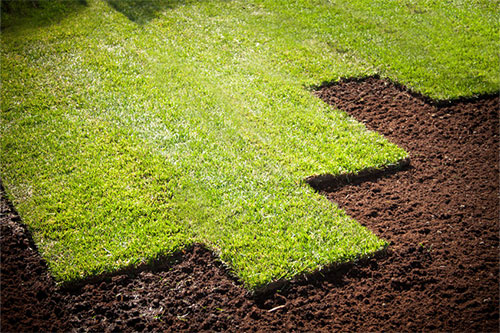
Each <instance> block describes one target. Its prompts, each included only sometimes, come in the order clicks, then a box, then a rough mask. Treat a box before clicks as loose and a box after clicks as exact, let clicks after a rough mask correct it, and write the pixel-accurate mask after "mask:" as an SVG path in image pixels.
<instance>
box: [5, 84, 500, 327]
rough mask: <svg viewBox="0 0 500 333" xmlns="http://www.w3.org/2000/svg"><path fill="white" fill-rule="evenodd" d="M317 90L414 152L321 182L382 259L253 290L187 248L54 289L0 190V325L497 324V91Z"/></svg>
mask: <svg viewBox="0 0 500 333" xmlns="http://www.w3.org/2000/svg"><path fill="white" fill-rule="evenodd" d="M316 93H317V95H318V96H319V97H321V98H322V99H324V100H325V101H327V102H328V103H331V104H334V105H336V106H337V107H338V108H341V109H343V110H345V111H346V112H348V113H350V114H351V115H353V116H354V117H355V118H357V119H358V120H360V121H362V122H363V123H365V124H366V126H367V127H368V128H370V129H372V130H375V131H378V132H380V133H382V134H383V135H384V136H386V137H387V138H388V139H389V140H391V141H392V142H394V143H396V144H398V145H400V146H401V147H404V148H405V149H406V150H407V151H409V152H410V155H411V163H410V165H409V166H406V167H404V168H403V170H401V171H399V172H393V171H391V172H387V173H385V174H384V175H378V176H377V177H364V178H363V179H358V180H355V181H354V182H353V183H351V184H348V185H344V186H342V187H339V186H338V184H337V183H335V182H321V183H320V185H318V186H317V188H318V190H320V191H322V192H323V193H324V194H325V195H327V196H328V197H329V198H330V199H331V200H332V201H334V202H336V203H337V204H339V205H340V206H341V207H343V208H344V209H345V210H346V211H347V212H348V213H349V214H350V215H351V216H353V217H354V218H355V219H357V220H358V221H359V222H360V223H362V224H363V225H365V226H367V227H368V228H369V229H371V230H372V231H373V232H374V233H376V234H377V235H379V236H380V237H383V238H384V239H386V240H388V241H390V244H391V245H390V247H389V250H388V251H387V252H386V253H385V254H384V255H383V256H381V257H377V258H372V259H365V260H361V261H358V262H355V263H349V264H345V265H341V266H339V267H337V268H335V269H330V270H325V271H322V272H319V273H317V274H314V275H312V276H309V278H308V279H300V280H297V281H292V282H290V283H288V284H286V285H285V286H284V287H282V288H281V289H280V290H276V291H274V292H271V293H268V294H266V295H259V296H252V295H249V294H248V293H247V292H246V291H245V289H243V288H242V287H241V285H239V284H238V283H237V281H234V280H233V279H232V278H231V277H230V276H229V275H228V274H227V272H226V271H225V270H224V267H223V266H222V265H221V264H220V263H219V262H218V261H217V260H216V258H214V256H213V255H212V254H211V252H209V251H208V250H206V249H204V248H203V247H202V246H194V247H192V248H190V249H187V250H186V251H184V253H181V254H180V255H179V256H178V258H177V260H176V261H175V262H173V263H172V262H171V261H170V263H165V264H163V265H162V264H159V265H158V266H157V267H155V268H154V269H150V270H143V271H140V272H139V271H137V272H129V273H120V274H117V275H115V276H112V277H108V278H103V279H101V281H94V282H89V283H87V284H85V285H82V286H79V287H74V288H73V289H71V290H69V289H62V288H59V287H57V286H56V285H55V283H54V281H53V280H52V278H51V276H50V275H49V274H48V272H47V266H46V263H45V262H44V260H43V259H41V258H40V256H39V254H38V252H37V250H36V247H35V245H34V244H33V241H32V240H31V237H30V234H29V232H28V231H27V229H26V227H25V226H24V225H23V224H22V222H21V221H20V218H19V216H18V215H17V213H16V212H15V210H14V209H13V207H12V205H10V203H9V202H8V201H7V200H6V199H5V196H4V195H2V199H1V212H2V213H1V215H0V227H1V234H0V238H1V276H0V278H1V331H2V332H9V331H16V332H17V331H40V330H43V331H142V330H147V331H155V330H161V331H165V330H172V331H178V330H189V331H207V330H209V331H225V330H230V331H271V330H280V331H281V330H296V331H333V330H337V331H340V330H342V331H417V330H418V331H422V330H425V331H429V330H432V331H488V332H491V331H499V276H498V273H499V252H498V251H499V247H498V246H499V238H498V236H499V198H498V194H499V192H498V185H499V179H498V178H499V170H498V166H499V155H498V144H499V133H498V132H499V130H498V124H499V122H498V108H499V105H500V104H499V102H500V101H499V98H498V96H482V97H480V98H477V99H473V100H462V101H455V102H451V103H449V104H447V105H444V106H443V105H440V106H438V105H435V104H432V103H428V102H427V100H426V99H425V98H423V97H421V96H418V95H415V94H412V93H410V92H408V91H407V90H406V89H405V88H404V87H401V86H397V85H394V84H392V83H390V82H388V81H384V80H380V79H377V78H368V79H365V80H361V81H357V80H346V81H342V82H340V83H339V84H336V85H333V86H329V87H324V88H322V89H321V90H319V91H318V92H316Z"/></svg>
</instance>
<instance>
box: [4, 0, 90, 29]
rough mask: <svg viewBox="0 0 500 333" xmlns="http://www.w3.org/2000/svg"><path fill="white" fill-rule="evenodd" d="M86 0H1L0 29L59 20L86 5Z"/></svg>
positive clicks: (43, 24) (35, 25)
mask: <svg viewBox="0 0 500 333" xmlns="http://www.w3.org/2000/svg"><path fill="white" fill-rule="evenodd" d="M87 5H88V4H87V0H60V1H54V0H14V1H8V0H7V1H1V7H0V29H1V30H5V29H6V28H10V27H13V26H17V25H29V26H32V27H35V28H36V27H43V26H47V25H50V24H53V23H57V22H59V21H61V20H62V19H63V18H64V17H67V16H69V15H72V14H73V13H74V12H78V11H80V10H82V9H83V8H85V7H86V6H87Z"/></svg>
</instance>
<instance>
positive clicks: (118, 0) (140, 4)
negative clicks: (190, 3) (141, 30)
mask: <svg viewBox="0 0 500 333" xmlns="http://www.w3.org/2000/svg"><path fill="white" fill-rule="evenodd" d="M106 1H107V3H108V4H109V5H110V6H111V7H112V8H114V9H115V10H117V11H119V12H120V13H122V14H123V15H125V16H126V17H127V18H128V19H129V20H130V21H132V22H135V23H137V24H140V25H143V24H146V23H148V22H149V21H151V20H152V19H154V18H156V17H157V16H158V13H160V12H162V11H164V10H167V9H172V8H175V7H177V6H179V5H181V4H184V3H185V2H186V1H183V0H126V1H124V0H106Z"/></svg>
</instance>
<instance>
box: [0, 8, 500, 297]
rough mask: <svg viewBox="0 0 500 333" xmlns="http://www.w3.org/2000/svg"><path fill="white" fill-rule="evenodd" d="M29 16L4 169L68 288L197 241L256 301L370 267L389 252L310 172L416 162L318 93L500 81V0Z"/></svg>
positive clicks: (442, 93) (443, 93) (14, 19)
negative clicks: (289, 282) (279, 286)
mask: <svg viewBox="0 0 500 333" xmlns="http://www.w3.org/2000/svg"><path fill="white" fill-rule="evenodd" d="M25 7H26V8H24V7H23V6H22V5H20V9H19V8H17V9H16V10H18V13H5V12H3V13H2V34H1V45H2V46H1V83H2V89H1V135H2V140H1V153H0V154H1V155H0V157H1V169H0V176H1V178H2V181H3V183H4V185H5V187H6V189H7V192H8V195H9V196H10V198H11V199H12V200H13V202H14V204H15V206H16V208H17V210H18V211H19V213H20V214H21V216H22V218H23V221H24V222H25V223H26V224H27V225H28V226H29V228H30V230H31V232H32V233H33V237H34V240H35V242H36V244H37V245H38V248H39V251H40V252H41V254H42V256H43V257H44V258H45V259H46V260H47V262H48V264H49V267H50V270H51V272H52V274H53V275H54V277H55V278H56V279H57V280H58V281H60V282H72V281H75V280H78V279H82V278H86V277H89V276H92V275H95V274H100V273H103V272H112V271H114V270H117V269H120V268H124V267H128V266H136V265H139V264H141V263H148V262H154V261H155V260H156V259H158V258H159V257H162V256H169V255H171V254H173V253H175V252H177V251H179V250H182V249H184V248H186V247H187V246H189V245H190V244H193V243H203V244H205V245H206V246H207V247H208V248H210V249H211V250H213V251H214V252H215V253H216V254H217V255H218V256H219V257H220V259H221V260H222V261H223V262H224V263H226V264H227V265H228V267H229V268H230V270H231V271H232V272H233V273H234V275H235V276H237V277H238V278H239V279H240V281H242V282H243V283H244V284H245V286H246V287H248V288H249V289H255V288H259V287H262V286H265V285H266V284H268V283H270V282H272V281H275V280H279V279H289V278H291V277H293V276H296V275H297V274H300V273H307V272H312V271H315V270H317V269H321V268H322V267H324V266H327V265H331V264H334V263H340V262H345V261H350V260H355V259H357V258H360V257H364V256H368V255H371V254H373V253H374V252H376V251H378V250H381V249H383V248H385V247H386V246H387V243H386V242H385V241H384V240H382V239H380V238H378V237H376V236H375V235H374V234H373V233H371V232H370V231H369V230H367V229H366V228H364V227H362V226H361V225H360V224H358V223H357V222H356V221H354V220H353V219H352V218H350V217H349V216H347V215H346V214H345V213H344V212H343V211H342V210H341V209H339V208H338V207H337V206H336V205H335V204H333V203H331V202H329V201H328V200H327V199H326V198H324V197H323V196H321V195H320V194H318V193H315V191H314V190H313V189H312V188H310V187H309V186H308V185H307V184H306V183H305V181H304V179H305V178H306V177H308V176H311V175H319V174H332V175H340V174H345V173H356V172H359V171H361V170H363V169H366V168H381V167H383V166H386V165H390V164H395V163H398V162H399V161H400V160H402V159H404V158H406V157H407V155H408V154H407V153H406V152H405V151H404V150H403V149H401V148H399V147H397V146H395V145H394V144H391V143H390V142H388V141H387V140H386V139H384V138H383V137H382V136H380V135H378V134H377V133H373V132H370V131H368V130H367V129H366V128H365V127H364V125H363V124H360V123H358V122H356V121H355V120H353V119H352V118H350V117H349V116H348V115H346V114H345V113H344V112H342V111H340V110H336V109H333V108H331V107H329V106H327V105H326V104H325V103H323V102H322V101H320V100H319V99H317V98H316V97H314V96H313V95H312V94H311V90H312V89H313V88H314V87H316V86H318V85H320V84H322V83H324V82H330V81H336V80H338V79H339V78H342V77H363V76H368V75H373V74H379V75H381V76H383V77H388V78H390V79H392V80H394V81H397V82H400V83H402V84H405V85H407V86H408V87H410V88H411V89H413V90H415V91H417V92H420V93H423V94H425V95H427V96H430V97H431V98H434V99H440V100H442V99H453V98H458V97H464V96H473V95H476V94H481V93H491V92H494V91H498V87H499V76H498V68H499V66H500V64H499V58H498V46H499V44H500V43H499V34H498V32H499V29H498V28H499V23H498V17H497V15H496V13H497V12H498V9H499V4H498V2H492V1H470V2H461V1H451V2H447V3H446V4H441V3H440V4H436V3H435V2H432V1H403V2H402V1H296V2H294V3H291V2H288V1H163V0H157V1H139V0H137V1H134V0H130V1H126V2H125V1H118V0H109V1H102V0H87V1H81V0H80V1H76V0H75V1H63V2H53V1H52V2H43V1H42V2H40V3H39V5H38V7H39V8H29V7H30V6H29V5H26V6H25ZM19 12H21V14H19Z"/></svg>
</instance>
